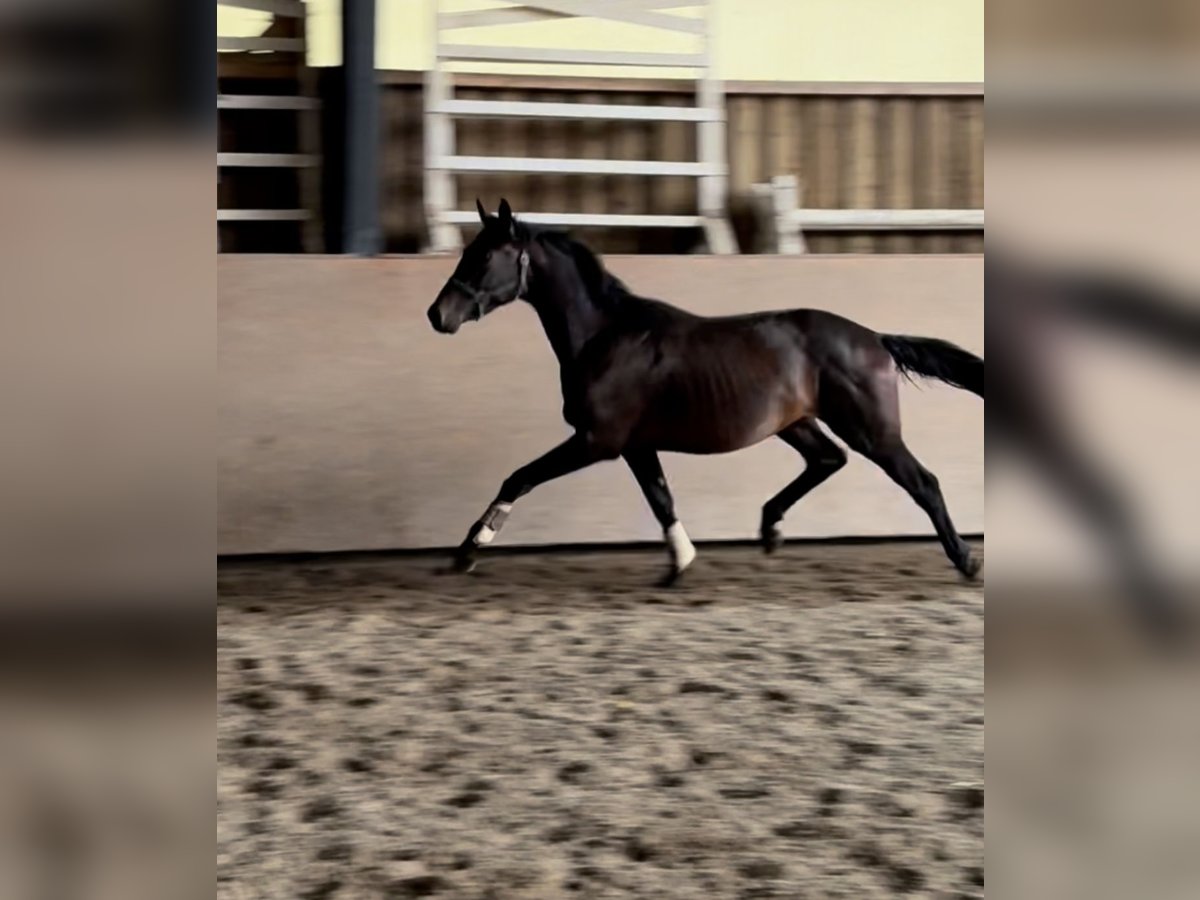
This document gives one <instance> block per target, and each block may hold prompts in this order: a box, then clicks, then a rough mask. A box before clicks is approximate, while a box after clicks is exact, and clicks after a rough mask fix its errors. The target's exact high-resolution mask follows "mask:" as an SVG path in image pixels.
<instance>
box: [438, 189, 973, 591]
mask: <svg viewBox="0 0 1200 900" xmlns="http://www.w3.org/2000/svg"><path fill="white" fill-rule="evenodd" d="M475 202H476V206H477V207H478V209H479V217H480V221H481V222H482V223H483V229H482V231H480V233H479V234H478V235H477V236H476V237H475V239H474V240H473V241H472V242H471V243H470V245H468V246H467V248H466V249H465V250H464V251H463V254H462V258H461V259H460V260H459V262H458V266H457V267H456V268H455V270H454V274H453V275H452V276H451V277H450V280H449V281H447V282H446V285H445V287H443V288H442V290H441V292H440V293H439V294H438V296H437V299H436V300H435V301H434V303H433V305H432V306H431V307H430V308H429V321H430V322H431V323H432V325H433V327H434V328H435V329H436V330H437V331H439V332H442V333H444V334H453V333H454V332H456V331H457V330H458V329H459V328H460V327H461V326H462V324H463V323H464V322H466V321H469V320H474V319H481V318H483V317H484V316H485V315H487V314H488V313H489V312H491V311H492V310H494V309H497V308H499V307H501V306H504V305H505V304H507V303H511V302H512V301H513V300H516V299H518V298H522V299H525V300H526V301H528V302H529V303H530V304H531V305H532V306H533V308H534V310H536V312H537V314H538V317H539V318H540V319H541V323H542V327H543V328H544V329H545V331H546V336H547V337H548V338H549V340H550V346H551V347H552V348H553V350H554V353H555V355H556V356H557V357H558V362H559V366H560V374H561V380H562V394H563V418H565V419H566V421H567V423H568V424H569V425H570V426H571V427H572V428H574V429H575V434H574V435H572V436H571V437H570V438H568V439H567V440H566V441H564V442H563V443H562V444H559V445H558V446H557V447H555V448H554V449H552V450H550V451H549V452H548V453H546V454H544V455H543V456H540V457H538V458H537V459H535V460H534V461H533V462H531V463H529V464H528V465H525V466H522V467H521V468H519V469H517V470H516V471H515V472H513V473H512V475H511V476H509V477H508V478H507V479H506V480H505V482H504V484H503V485H501V487H500V492H499V493H498V494H497V495H496V499H495V500H493V501H492V504H491V506H489V507H488V509H487V511H486V512H485V513H484V515H483V517H482V518H481V519H480V520H479V521H478V522H476V523H475V524H474V525H473V526H471V529H470V531H469V532H468V533H467V537H466V539H465V540H464V541H463V543H462V545H461V546H460V547H459V549H458V553H457V555H456V567H457V568H459V569H461V570H464V571H465V570H469V569H471V568H472V567H473V566H474V562H475V555H476V552H477V551H478V549H479V547H480V546H481V545H484V544H487V543H489V542H490V541H491V540H492V539H493V538H494V537H495V536H496V533H497V532H498V531H499V530H500V527H501V526H502V525H503V523H504V520H505V519H506V518H507V517H508V514H509V512H510V511H511V510H512V506H513V504H514V503H515V502H516V500H517V499H518V498H520V497H521V496H523V495H525V494H527V493H528V492H529V491H531V490H533V489H534V488H535V487H537V486H538V485H540V484H543V483H545V482H547V481H550V480H551V479H554V478H559V477H561V476H563V475H567V474H569V473H571V472H575V471H578V470H579V469H582V468H585V467H586V466H590V465H592V464H593V463H595V462H599V461H600V460H608V459H616V458H617V457H622V458H624V460H625V462H626V463H627V464H628V465H629V468H630V469H631V470H632V471H633V474H634V477H635V478H636V479H637V482H638V484H639V485H640V486H641V489H642V492H643V493H644V494H645V496H646V500H647V502H648V503H649V504H650V508H651V510H652V511H653V512H654V515H655V517H656V518H657V519H658V522H659V524H660V525H661V526H662V528H663V533H664V536H665V538H666V541H667V545H668V548H669V550H670V556H671V567H670V570H669V571H668V573H667V577H666V582H667V583H669V582H671V581H673V580H674V579H676V578H677V577H678V576H679V575H680V574H681V573H682V572H683V570H684V569H686V568H687V567H688V566H689V565H690V564H691V562H692V560H693V559H694V558H695V556H696V550H695V548H694V547H693V546H692V543H691V541H690V540H689V539H688V536H687V533H686V532H685V531H684V529H683V526H682V525H681V524H680V523H679V521H678V519H676V518H675V510H674V503H673V501H672V499H671V492H670V490H669V489H668V487H667V482H666V479H665V478H664V477H663V471H662V467H661V465H660V464H659V460H658V453H659V451H675V452H679V453H726V452H729V451H732V450H739V449H741V448H743V447H749V446H750V445H751V444H756V443H758V442H759V441H762V440H764V439H766V438H768V437H771V436H772V435H777V436H778V437H779V438H781V439H782V440H784V441H785V442H787V444H788V445H789V446H791V447H793V448H794V449H795V450H796V451H797V452H798V453H799V454H800V455H801V456H802V457H803V458H804V461H805V464H806V465H805V469H804V471H803V473H801V474H800V476H799V477H797V478H796V479H795V480H793V481H792V482H791V483H790V484H788V485H786V486H785V487H784V488H783V490H781V491H780V492H779V493H778V494H776V495H775V496H774V497H772V498H771V499H770V500H768V501H767V503H766V505H765V506H764V507H763V510H762V529H761V540H762V545H763V548H764V549H765V550H766V551H767V552H771V551H772V550H774V549H775V548H777V547H778V546H779V544H780V543H781V541H782V536H781V533H780V531H779V527H778V526H779V522H780V521H782V519H783V516H784V514H785V513H786V512H787V510H788V509H789V508H790V507H791V506H792V505H793V504H795V503H796V502H797V501H798V500H799V499H800V498H801V497H803V496H804V495H805V494H807V493H808V492H809V491H811V490H812V489H813V488H815V487H816V486H817V485H819V484H821V482H823V481H825V480H826V479H827V478H829V476H831V475H833V474H834V473H835V472H836V471H838V469H840V468H841V467H842V466H843V465H845V463H846V455H845V452H844V451H843V450H842V449H841V447H839V446H838V445H837V444H836V443H834V442H833V441H832V440H830V438H829V437H827V436H826V435H825V433H824V431H822V429H821V427H820V426H819V425H818V420H819V421H820V422H822V423H824V424H825V425H826V426H827V427H828V428H829V429H830V430H831V431H832V432H833V433H834V434H836V435H837V436H838V437H840V438H841V439H842V440H843V441H845V443H846V444H847V445H848V446H850V447H851V448H852V449H854V450H856V451H858V452H859V453H861V454H863V455H864V456H866V457H867V458H868V459H870V460H871V461H872V462H874V463H875V464H876V465H878V466H879V467H880V468H882V469H883V470H884V471H885V472H886V473H887V474H888V475H889V476H890V477H891V478H892V479H893V480H894V481H895V482H896V483H897V484H899V485H900V486H901V487H902V488H904V489H905V490H906V491H908V493H909V495H910V496H911V497H912V498H913V499H914V500H915V501H916V502H917V504H918V505H919V506H920V507H921V508H922V509H923V510H925V512H926V514H928V516H929V518H930V519H931V520H932V522H933V525H934V528H935V529H936V530H937V534H938V537H939V538H940V540H941V542H942V546H943V547H944V548H945V551H946V555H947V556H948V557H949V558H950V561H951V562H953V563H954V565H955V566H956V567H957V568H958V570H959V571H960V572H962V573H963V575H965V576H966V577H968V578H972V577H974V576H975V575H976V573H977V572H978V570H979V563H978V561H977V560H976V559H974V558H973V557H972V555H971V551H970V548H969V547H968V546H967V544H966V543H965V542H964V541H963V539H962V538H961V537H960V536H959V535H958V533H957V532H956V531H955V530H954V525H953V523H952V522H951V521H950V516H949V514H948V513H947V512H946V504H945V502H944V501H943V499H942V493H941V490H940V489H939V487H938V482H937V479H936V478H935V477H934V476H933V474H932V473H931V472H929V471H928V470H927V469H926V468H924V467H923V466H922V465H921V464H920V463H919V462H918V461H917V459H916V458H915V457H914V456H913V455H912V453H911V452H910V451H909V449H908V448H907V447H906V446H905V445H904V441H903V440H902V438H901V436H900V405H899V392H898V390H897V382H898V379H899V377H900V375H902V374H904V375H907V374H909V373H915V374H917V375H923V376H928V377H931V378H937V379H940V380H941V381H944V382H946V383H948V384H951V385H954V386H955V387H959V388H963V389H965V390H968V391H972V392H973V393H975V394H978V395H979V396H980V397H982V396H983V360H982V359H980V358H978V357H976V356H973V355H972V354H970V353H968V352H967V351H965V350H963V349H961V348H959V347H956V346H954V345H953V344H949V343H947V342H945V341H940V340H935V339H932V338H916V337H903V336H900V335H887V334H877V333H875V332H874V331H871V330H870V329H869V328H865V327H863V326H862V325H859V324H857V323H855V322H851V321H850V320H849V319H844V318H842V317H841V316H838V315H834V314H833V313H828V312H823V311H821V310H815V309H795V310H789V311H784V312H763V313H754V314H750V315H740V316H722V317H716V318H706V317H702V316H698V315H693V314H692V313H689V312H685V311H684V310H681V309H677V308H675V307H673V306H670V305H668V304H666V303H663V302H661V301H658V300H649V299H646V298H643V297H638V296H635V295H634V294H632V293H631V292H630V291H629V290H628V289H627V288H626V287H625V285H623V284H622V283H621V282H620V281H619V280H618V279H617V278H615V277H614V276H613V275H611V274H610V273H609V272H607V271H606V270H605V269H604V267H603V265H602V264H601V263H600V261H599V260H598V259H597V257H596V256H595V255H593V254H592V252H591V251H590V250H588V249H587V248H586V247H584V246H583V245H582V244H580V243H579V242H577V241H574V240H572V239H571V238H569V237H567V236H566V235H564V234H562V233H560V232H555V231H548V230H534V229H531V228H530V227H529V226H527V225H524V224H523V223H521V222H519V221H517V220H516V219H515V218H514V217H513V213H512V210H511V208H510V207H509V205H508V202H507V201H505V200H502V201H501V203H500V209H499V214H498V215H495V216H493V215H489V214H488V213H486V212H485V211H484V209H483V206H482V204H480V203H479V201H478V200H476V201H475Z"/></svg>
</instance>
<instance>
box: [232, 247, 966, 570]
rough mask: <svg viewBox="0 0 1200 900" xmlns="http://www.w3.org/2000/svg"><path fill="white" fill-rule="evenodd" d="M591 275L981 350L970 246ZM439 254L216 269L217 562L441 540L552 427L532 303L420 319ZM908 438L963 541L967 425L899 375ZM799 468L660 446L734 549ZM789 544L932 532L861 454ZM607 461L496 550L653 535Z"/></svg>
mask: <svg viewBox="0 0 1200 900" xmlns="http://www.w3.org/2000/svg"><path fill="white" fill-rule="evenodd" d="M606 263H607V265H608V266H609V267H610V268H611V269H612V270H613V271H614V272H615V273H617V274H618V275H619V276H620V277H622V278H623V279H624V280H625V281H626V282H627V283H628V284H629V285H630V287H631V288H633V289H634V290H635V291H637V292H638V293H641V294H645V295H649V296H655V297H659V298H662V299H665V300H669V301H671V302H674V303H676V304H678V305H681V306H684V307H686V308H688V309H691V310H693V311H695V312H700V313H709V314H717V313H736V312H746V311H751V310H755V309H766V308H781V307H797V306H812V307H819V308H823V309H829V310H833V311H836V312H838V313H840V314H842V315H846V316H849V317H851V318H853V319H856V320H858V321H860V322H862V323H864V324H866V325H868V326H870V327H872V328H875V329H877V330H879V331H888V332H903V333H910V334H918V335H929V336H936V337H941V338H946V339H949V340H952V341H955V342H957V343H960V344H962V345H963V346H965V347H967V348H969V349H971V350H972V351H974V352H977V353H981V354H982V352H983V338H984V315H983V259H982V257H979V256H873V257H867V256H827V257H820V256H812V257H800V258H794V257H793V258H785V257H763V256H759V257H745V256H743V257H724V258H718V257H685V256H670V257H652V256H613V257H608V258H607V259H606ZM453 265H454V260H452V259H449V258H445V257H440V258H439V257H412V258H408V257H390V258H381V259H353V258H346V257H320V256H304V257H300V256H243V255H236V256H235V255H224V256H219V257H218V262H217V266H218V303H219V319H220V326H219V327H220V382H219V383H220V396H219V415H220V431H219V444H218V487H219V535H218V546H219V552H221V553H222V554H243V553H265V552H288V551H332V550H368V549H386V548H421V547H440V546H450V545H454V544H457V543H458V542H459V541H460V540H461V539H462V536H463V533H464V532H465V530H466V528H467V527H468V526H469V525H470V523H471V522H472V521H473V520H474V519H475V518H476V517H477V516H478V514H479V513H480V512H482V511H483V509H484V508H485V506H486V505H487V503H488V501H489V500H490V499H491V498H492V496H493V495H494V494H495V492H496V489H497V487H498V486H499V484H500V482H501V481H502V480H503V479H504V477H505V476H506V475H508V474H509V473H510V472H511V471H512V470H513V469H514V468H516V467H517V466H520V465H522V464H524V463H525V462H527V461H529V460H530V459H532V458H534V457H535V456H537V455H538V454H540V453H542V452H543V451H545V450H547V449H549V448H550V447H551V446H553V445H554V444H556V443H558V442H559V441H561V440H562V439H563V438H564V437H566V435H567V434H568V429H567V427H566V426H565V425H564V423H563V421H562V419H561V415H560V410H561V400H560V395H559V385H558V372H557V366H556V363H555V360H554V357H553V355H552V354H551V352H550V348H549V345H548V344H547V343H546V340H545V338H544V336H543V335H542V333H541V331H540V328H539V326H538V322H537V319H536V317H535V316H534V314H533V312H532V310H530V309H529V308H528V307H526V306H525V305H524V304H515V305H514V306H513V307H511V308H507V309H504V310H501V311H499V312H498V313H496V314H494V315H493V316H491V317H489V318H488V319H486V320H484V321H483V322H482V323H476V324H474V325H468V326H467V327H465V328H464V329H463V330H462V331H461V332H460V333H459V334H458V335H456V336H454V337H446V336H443V335H438V334H435V333H434V332H433V330H432V329H431V328H430V327H429V324H428V322H427V321H426V319H425V310H426V308H427V307H428V306H429V304H430V302H431V301H432V299H433V297H434V295H435V294H436V293H437V290H438V288H439V287H440V286H441V284H442V283H443V281H444V280H445V278H446V277H447V276H448V275H449V273H450V270H451V269H452V268H453ZM902 390H903V398H902V402H903V409H904V423H905V433H906V439H907V441H908V443H909V445H910V446H911V447H912V448H913V450H914V452H915V453H916V454H917V456H918V457H919V458H920V459H921V460H922V461H923V462H924V463H925V464H926V466H927V467H928V468H930V469H931V470H932V471H933V472H934V473H936V474H937V476H938V478H939V479H940V481H941V485H942V490H943V492H944V494H945V496H946V499H947V502H948V504H949V507H950V511H951V514H952V515H953V516H954V518H955V521H956V524H957V525H958V527H959V529H960V530H962V531H964V532H981V531H982V530H983V525H984V502H983V501H984V414H983V404H982V403H981V402H980V401H979V399H978V398H976V397H974V396H972V395H969V394H966V393H963V392H959V391H955V390H953V389H951V388H949V387H946V386H944V385H941V384H937V383H925V384H923V385H921V386H920V387H917V386H911V385H904V386H903V388H902ZM801 465H802V463H801V460H800V459H799V458H798V457H797V456H796V454H795V453H794V452H793V451H791V450H790V449H789V448H787V447H786V446H785V445H784V444H783V443H782V442H780V441H769V442H767V443H765V444H762V445H759V446H757V447H754V448H751V449H749V450H745V451H741V452H739V453H736V454H732V455H727V456H718V457H686V456H680V455H674V454H667V455H664V466H665V468H666V472H667V477H668V479H669V481H670V482H671V486H672V488H673V490H674V493H675V497H676V506H677V509H678V511H679V514H680V517H681V519H682V520H683V522H684V523H685V525H686V526H687V528H688V530H689V531H690V532H691V534H692V535H693V537H694V538H696V539H722V540H725V539H744V538H749V537H752V536H753V535H754V533H755V531H756V529H757V526H758V518H759V509H760V507H761V505H762V503H763V501H765V500H766V499H767V498H768V497H769V496H771V495H772V494H773V493H775V491H777V490H778V489H779V488H780V487H782V486H783V485H784V484H785V483H786V482H787V481H789V480H790V479H791V478H793V477H795V475H796V474H797V473H798V472H799V471H800V469H801ZM785 526H786V529H785V530H786V532H787V534H789V535H790V536H808V537H839V536H857V535H913V534H931V533H932V529H931V527H930V525H929V522H928V520H927V519H926V518H925V516H924V515H923V513H921V511H920V510H919V509H917V507H916V506H915V505H914V504H913V503H912V502H911V500H909V498H908V497H907V495H905V494H904V493H903V492H902V491H901V490H900V489H899V488H898V487H896V486H895V485H893V484H892V483H891V482H890V481H889V480H888V479H887V478H886V476H884V475H883V474H882V473H881V472H880V471H878V470H877V469H876V468H875V467H874V466H873V465H871V464H870V463H869V462H867V461H866V460H864V459H862V458H860V457H857V456H852V460H851V463H850V465H849V466H847V467H846V469H844V470H843V471H842V472H840V473H839V474H838V475H837V476H836V477H835V478H833V479H832V480H831V481H830V482H828V483H827V484H825V485H822V486H821V487H820V488H818V489H817V490H816V491H815V492H814V493H813V494H811V495H810V496H809V497H807V498H805V499H804V500H803V501H802V502H801V503H800V504H799V505H798V506H797V507H796V508H795V509H794V510H793V511H792V514H791V515H790V516H789V517H788V518H787V520H786V522H785ZM658 536H659V535H658V529H657V526H656V524H655V522H654V519H653V517H652V516H651V514H650V512H649V510H648V508H647V507H646V505H645V503H644V501H643V500H642V498H641V495H640V493H639V491H638V488H637V486H636V484H635V483H634V480H633V478H632V476H631V475H630V474H629V472H628V471H627V470H626V469H625V467H624V465H623V464H621V463H619V462H614V463H604V464H601V465H598V466H595V467H593V468H592V469H590V470H588V471H585V472H581V473H578V474H576V475H573V476H570V477H568V478H566V479H562V480H560V481H558V482H555V483H551V484H548V485H545V486H543V487H542V488H540V489H538V490H537V491H535V492H534V493H533V494H531V495H530V496H529V497H527V498H525V499H524V500H522V501H521V502H520V504H518V506H517V508H516V510H515V511H514V513H513V515H512V517H511V519H510V520H509V523H508V525H507V527H506V529H505V531H504V533H503V535H502V537H501V538H500V541H501V542H502V543H510V544H515V543H520V544H540V543H573V542H605V541H631V540H656V539H657V538H658Z"/></svg>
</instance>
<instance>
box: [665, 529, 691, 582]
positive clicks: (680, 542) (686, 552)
mask: <svg viewBox="0 0 1200 900" xmlns="http://www.w3.org/2000/svg"><path fill="white" fill-rule="evenodd" d="M663 536H664V537H665V538H666V541H667V548H668V549H669V550H670V551H671V562H672V563H673V564H674V566H675V571H676V572H682V571H683V570H684V569H686V568H687V567H688V566H690V565H691V564H692V560H693V559H695V558H696V548H695V547H694V546H693V545H692V542H691V541H690V540H689V539H688V536H687V532H686V531H684V530H683V526H682V525H681V524H680V523H679V522H675V523H673V524H671V525H670V527H668V528H667V530H666V531H664V532H663Z"/></svg>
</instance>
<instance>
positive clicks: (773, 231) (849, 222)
mask: <svg viewBox="0 0 1200 900" xmlns="http://www.w3.org/2000/svg"><path fill="white" fill-rule="evenodd" d="M800 193H801V192H800V185H799V182H798V181H797V180H796V178H795V177H794V176H791V175H779V176H776V177H775V178H772V179H771V183H770V184H757V185H755V186H754V194H755V198H756V200H757V201H758V202H757V204H756V206H757V209H758V213H759V219H760V223H761V224H762V225H763V226H764V227H763V229H762V230H763V232H764V233H765V234H766V235H767V244H768V249H769V250H770V251H771V252H774V253H783V254H797V253H804V252H806V247H805V244H804V232H805V231H983V230H984V226H983V210H982V209H815V208H805V207H803V206H802V205H801V196H800Z"/></svg>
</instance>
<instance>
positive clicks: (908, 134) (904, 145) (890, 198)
mask: <svg viewBox="0 0 1200 900" xmlns="http://www.w3.org/2000/svg"><path fill="white" fill-rule="evenodd" d="M888 107H889V116H888V146H887V152H886V153H885V154H884V159H885V160H886V165H887V168H888V173H889V174H888V179H887V182H888V193H887V197H886V198H884V203H883V205H884V206H886V207H889V208H891V209H912V208H913V176H914V173H915V170H914V168H913V146H914V140H915V136H914V134H913V128H914V115H915V107H916V104H915V101H913V100H912V98H910V97H893V98H892V99H890V100H889V101H888ZM885 240H886V241H887V246H888V248H889V249H890V250H891V251H892V252H893V253H911V252H912V251H913V239H912V236H911V235H908V234H895V235H888V236H887V237H886V238H885Z"/></svg>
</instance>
